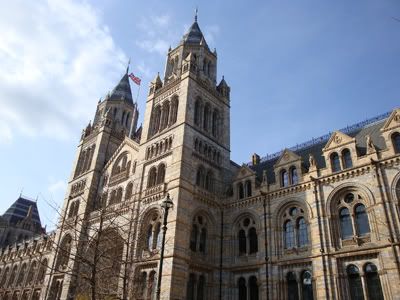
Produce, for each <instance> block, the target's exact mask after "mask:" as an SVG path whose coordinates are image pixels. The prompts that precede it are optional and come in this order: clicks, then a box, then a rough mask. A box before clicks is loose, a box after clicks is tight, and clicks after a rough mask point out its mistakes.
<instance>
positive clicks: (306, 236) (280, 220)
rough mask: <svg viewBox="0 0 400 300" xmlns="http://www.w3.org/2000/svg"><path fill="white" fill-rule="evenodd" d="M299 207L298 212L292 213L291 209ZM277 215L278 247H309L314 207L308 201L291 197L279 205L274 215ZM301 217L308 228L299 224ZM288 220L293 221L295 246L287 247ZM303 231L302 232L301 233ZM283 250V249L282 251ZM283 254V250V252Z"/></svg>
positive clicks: (275, 220) (275, 221)
mask: <svg viewBox="0 0 400 300" xmlns="http://www.w3.org/2000/svg"><path fill="white" fill-rule="evenodd" d="M293 208H297V210H298V212H297V213H296V214H293V215H290V214H289V213H290V212H289V210H291V209H293ZM274 214H275V215H276V218H275V219H274V223H275V224H274V226H275V228H279V231H278V232H279V236H278V247H279V249H291V248H305V247H307V248H309V249H311V247H310V244H311V233H310V223H309V220H311V219H313V218H314V215H313V212H312V209H311V207H310V205H309V204H308V203H307V202H304V201H302V200H300V199H298V198H289V199H287V200H286V201H285V202H283V203H282V204H281V205H279V206H278V207H277V208H276V209H275V211H274V212H273V215H274ZM301 218H303V219H304V225H306V228H302V227H300V226H301V224H299V222H300V220H301ZM287 221H291V222H292V226H293V243H294V244H293V246H292V247H286V248H285V230H284V228H285V227H284V226H285V224H286V222H287ZM300 233H301V234H300ZM281 252H282V251H281ZM281 255H283V252H282V254H281Z"/></svg>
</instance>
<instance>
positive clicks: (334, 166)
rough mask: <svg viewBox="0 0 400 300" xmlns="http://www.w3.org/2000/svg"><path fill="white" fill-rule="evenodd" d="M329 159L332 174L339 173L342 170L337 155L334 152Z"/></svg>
mask: <svg viewBox="0 0 400 300" xmlns="http://www.w3.org/2000/svg"><path fill="white" fill-rule="evenodd" d="M330 158H331V168H332V172H339V171H340V170H341V169H342V168H341V167H340V159H339V155H338V154H337V153H336V152H333V153H332V154H331V156H330Z"/></svg>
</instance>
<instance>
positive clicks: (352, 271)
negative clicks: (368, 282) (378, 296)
mask: <svg viewBox="0 0 400 300" xmlns="http://www.w3.org/2000/svg"><path fill="white" fill-rule="evenodd" d="M347 278H348V280H349V289H350V299H351V300H364V292H363V288H362V283H361V277H360V272H359V270H358V268H357V267H356V266H355V265H349V266H348V267H347Z"/></svg>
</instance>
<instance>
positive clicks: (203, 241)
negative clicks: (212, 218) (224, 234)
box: [199, 228, 207, 253]
mask: <svg viewBox="0 0 400 300" xmlns="http://www.w3.org/2000/svg"><path fill="white" fill-rule="evenodd" d="M206 241H207V229H205V228H202V229H201V233H200V243H199V251H200V252H202V253H205V252H206Z"/></svg>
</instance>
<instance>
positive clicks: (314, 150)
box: [249, 118, 386, 183]
mask: <svg viewBox="0 0 400 300" xmlns="http://www.w3.org/2000/svg"><path fill="white" fill-rule="evenodd" d="M385 121H386V118H384V119H380V120H378V121H376V122H373V123H372V124H371V123H367V124H366V125H365V126H363V127H356V129H354V130H351V131H349V132H347V133H346V134H347V135H349V136H350V137H352V138H355V140H356V148H357V152H358V155H359V156H363V155H365V154H366V137H367V135H370V136H371V140H372V142H373V143H374V145H375V146H376V148H377V149H378V150H382V149H385V148H386V143H385V140H384V138H383V137H382V135H381V132H380V129H381V128H382V127H383V126H384V124H385ZM355 126H357V125H355ZM326 143H327V138H321V139H320V140H319V141H318V142H316V143H313V144H310V145H309V146H307V147H303V148H299V149H297V150H293V152H294V153H296V154H297V155H299V156H300V157H301V158H302V165H303V166H304V168H306V169H308V168H309V155H310V154H312V155H313V156H314V159H315V163H316V165H317V167H318V168H325V167H326V162H325V158H324V156H323V155H322V149H323V148H324V147H325V145H326ZM279 158H280V155H279V156H278V155H273V157H271V158H269V159H268V158H266V159H263V160H262V161H261V163H259V164H257V165H254V166H253V165H251V164H249V166H250V168H252V169H253V170H254V171H255V172H256V173H257V176H258V177H259V178H262V172H263V171H264V170H266V171H267V181H268V182H269V183H275V182H276V178H275V173H274V165H275V164H276V162H277V161H278V160H279Z"/></svg>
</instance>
